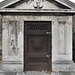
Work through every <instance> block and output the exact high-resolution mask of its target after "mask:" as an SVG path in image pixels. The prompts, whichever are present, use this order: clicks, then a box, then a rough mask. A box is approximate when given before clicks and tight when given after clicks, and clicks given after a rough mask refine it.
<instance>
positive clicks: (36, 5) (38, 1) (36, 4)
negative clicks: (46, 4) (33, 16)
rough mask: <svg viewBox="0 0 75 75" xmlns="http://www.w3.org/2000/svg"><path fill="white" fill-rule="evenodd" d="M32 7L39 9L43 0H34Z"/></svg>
mask: <svg viewBox="0 0 75 75" xmlns="http://www.w3.org/2000/svg"><path fill="white" fill-rule="evenodd" d="M33 6H34V8H37V9H40V8H42V7H43V0H34V5H33Z"/></svg>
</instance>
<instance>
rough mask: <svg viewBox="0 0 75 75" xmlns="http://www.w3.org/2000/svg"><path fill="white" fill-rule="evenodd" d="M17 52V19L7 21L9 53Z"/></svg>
mask: <svg viewBox="0 0 75 75" xmlns="http://www.w3.org/2000/svg"><path fill="white" fill-rule="evenodd" d="M16 54H17V21H9V55H16Z"/></svg>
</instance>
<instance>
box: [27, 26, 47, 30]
mask: <svg viewBox="0 0 75 75" xmlns="http://www.w3.org/2000/svg"><path fill="white" fill-rule="evenodd" d="M47 29H48V25H28V30H47Z"/></svg>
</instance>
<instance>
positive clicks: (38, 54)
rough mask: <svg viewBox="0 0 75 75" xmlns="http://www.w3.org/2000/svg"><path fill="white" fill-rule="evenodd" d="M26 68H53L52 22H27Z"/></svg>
mask: <svg viewBox="0 0 75 75" xmlns="http://www.w3.org/2000/svg"><path fill="white" fill-rule="evenodd" d="M24 35H25V37H24V41H25V43H24V45H25V47H24V50H25V63H24V64H25V70H26V71H40V70H51V22H38V21H37V22H30V21H29V22H25V34H24Z"/></svg>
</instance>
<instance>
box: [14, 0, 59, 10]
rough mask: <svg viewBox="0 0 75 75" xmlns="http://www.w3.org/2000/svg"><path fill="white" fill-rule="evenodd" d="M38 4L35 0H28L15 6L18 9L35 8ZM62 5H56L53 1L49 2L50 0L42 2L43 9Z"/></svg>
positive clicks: (56, 7)
mask: <svg viewBox="0 0 75 75" xmlns="http://www.w3.org/2000/svg"><path fill="white" fill-rule="evenodd" d="M34 5H35V6H36V4H35V3H34V1H28V2H24V3H22V4H20V5H18V6H15V8H17V9H35V6H34ZM59 8H60V7H58V6H57V5H54V4H53V3H51V2H49V1H44V2H43V3H42V9H59Z"/></svg>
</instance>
